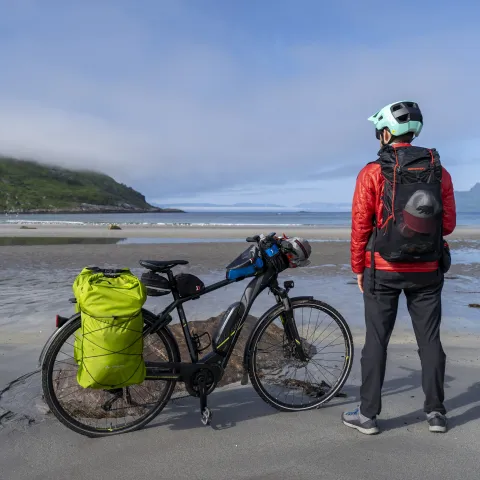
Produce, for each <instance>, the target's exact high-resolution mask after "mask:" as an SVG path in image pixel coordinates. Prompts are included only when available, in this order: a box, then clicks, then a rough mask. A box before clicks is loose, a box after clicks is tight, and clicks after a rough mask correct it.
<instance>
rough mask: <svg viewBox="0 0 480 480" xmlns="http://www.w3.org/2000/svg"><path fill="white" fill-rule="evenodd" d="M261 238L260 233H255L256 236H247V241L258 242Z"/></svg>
mask: <svg viewBox="0 0 480 480" xmlns="http://www.w3.org/2000/svg"><path fill="white" fill-rule="evenodd" d="M259 240H260V236H259V235H255V236H254V237H247V238H246V241H247V242H250V243H258V241H259Z"/></svg>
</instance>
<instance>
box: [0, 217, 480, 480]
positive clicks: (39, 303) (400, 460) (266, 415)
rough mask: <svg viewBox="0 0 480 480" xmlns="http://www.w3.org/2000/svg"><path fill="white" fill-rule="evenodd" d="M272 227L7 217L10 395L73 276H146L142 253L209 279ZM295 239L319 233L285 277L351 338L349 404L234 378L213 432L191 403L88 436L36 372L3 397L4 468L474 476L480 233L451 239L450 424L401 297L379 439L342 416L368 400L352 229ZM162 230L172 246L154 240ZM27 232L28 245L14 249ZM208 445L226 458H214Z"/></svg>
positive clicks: (0, 367) (78, 475) (1, 332)
mask: <svg viewBox="0 0 480 480" xmlns="http://www.w3.org/2000/svg"><path fill="white" fill-rule="evenodd" d="M267 230H269V229H268V228H265V227H262V228H259V227H254V228H252V229H249V228H245V227H242V228H240V227H221V228H220V227H218V228H211V227H158V226H154V227H149V226H128V227H125V228H124V229H122V230H108V229H107V228H106V227H105V226H103V227H102V226H87V227H85V226H65V225H61V226H60V225H41V226H37V228H36V229H28V230H27V229H20V228H19V226H18V225H0V237H2V239H3V240H4V243H2V244H1V246H0V258H1V259H2V261H1V263H2V270H1V277H0V284H1V286H2V289H0V391H1V389H2V387H3V386H5V385H6V384H7V383H8V382H11V381H13V380H15V378H17V377H19V376H20V375H23V374H25V373H27V372H32V371H34V370H35V368H36V361H37V358H38V354H39V353H40V350H41V348H42V346H43V344H44V342H45V340H46V339H47V338H48V336H49V335H50V333H51V332H52V331H53V329H54V317H55V314H56V313H61V314H64V315H68V314H70V313H71V312H72V307H71V305H70V304H69V303H68V301H67V300H68V298H69V297H70V296H72V291H71V284H72V282H73V280H74V278H75V276H76V275H77V274H78V272H79V271H80V269H81V268H83V267H84V266H87V265H99V266H129V267H130V268H132V271H133V272H134V273H136V274H140V273H141V271H142V269H141V267H140V266H139V265H138V260H140V259H172V258H183V259H187V260H188V261H189V262H190V263H189V265H188V266H186V267H179V268H178V269H177V271H178V272H180V271H188V272H191V273H194V274H196V275H198V276H200V277H201V278H202V279H203V280H204V281H205V283H206V284H209V283H213V282H215V281H219V280H221V279H222V278H224V275H225V265H227V264H228V263H229V262H230V261H231V260H233V259H234V258H235V257H236V256H237V255H239V254H240V253H241V252H242V251H243V250H244V249H245V248H247V246H248V245H247V243H246V242H245V241H244V239H245V237H246V236H248V235H252V234H255V233H259V232H262V231H264V232H266V233H267ZM273 230H274V231H275V229H273ZM278 231H279V232H281V231H282V230H281V229H278ZM286 233H289V234H297V235H304V236H305V237H307V238H310V239H312V240H317V241H316V242H314V243H313V244H312V246H313V253H312V264H311V265H310V266H309V267H307V268H304V269H298V270H296V271H293V270H288V271H286V272H284V274H282V277H281V280H287V279H293V280H294V281H295V289H294V294H295V295H303V294H311V295H314V296H315V297H316V298H319V299H321V300H324V301H327V302H328V303H330V304H332V305H334V306H335V307H336V308H338V309H339V311H340V312H341V313H342V315H344V317H345V318H346V319H347V321H348V323H349V324H350V326H351V329H352V332H353V334H354V341H355V347H356V355H355V360H354V367H353V370H352V373H351V375H350V377H349V379H348V381H347V384H346V386H345V392H346V393H347V394H348V398H347V399H336V400H334V401H332V402H331V403H330V404H329V405H327V406H326V407H325V408H322V409H320V410H316V411H311V412H304V413H301V414H278V413H276V411H275V410H273V409H272V408H271V407H269V406H268V405H266V404H264V403H263V402H262V400H261V399H259V397H258V396H257V395H256V393H255V392H254V390H253V388H252V387H251V386H250V385H247V386H245V387H240V386H235V385H231V386H229V387H225V388H223V389H221V390H219V391H217V392H215V393H214V394H213V395H212V397H211V405H212V407H213V409H214V422H213V428H205V427H203V426H202V425H201V424H200V421H199V418H198V417H199V415H198V401H197V400H196V399H193V398H187V399H182V400H175V401H174V402H172V403H171V404H170V405H169V406H168V407H167V409H166V410H165V412H164V413H163V414H162V415H160V416H159V417H157V419H155V420H154V421H153V422H152V424H151V425H149V426H148V428H146V429H144V430H142V431H140V432H136V433H133V434H128V435H123V436H119V437H116V438H115V439H100V440H95V441H92V440H89V439H86V438H83V437H79V436H78V435H76V434H74V433H73V432H70V431H69V430H67V429H66V428H65V427H63V426H62V425H61V424H59V422H58V421H57V420H56V419H55V418H53V417H52V416H51V414H45V411H44V410H43V404H42V401H41V389H40V383H39V375H38V374H35V375H32V377H30V378H29V379H28V380H27V381H25V382H23V383H20V384H15V387H14V388H12V389H10V390H9V391H8V392H5V393H4V394H3V395H2V396H0V417H3V418H2V421H1V422H0V443H1V444H2V449H1V451H0V463H1V464H2V466H4V469H2V472H1V473H0V478H1V479H2V480H3V478H5V480H17V479H18V480H23V479H26V478H38V479H44V478H52V479H56V478H59V479H60V478H66V477H68V478H72V479H75V480H77V479H82V480H83V479H89V478H92V477H95V478H107V476H108V477H110V476H111V474H112V473H115V476H116V477H117V478H119V479H123V478H125V479H126V478H156V477H157V476H160V477H161V478H175V479H177V478H178V479H183V478H185V479H186V478H198V479H202V480H203V479H206V478H208V479H214V480H215V479H219V480H223V479H224V478H226V473H225V472H228V478H231V479H237V478H238V479H251V480H254V479H255V480H257V479H283V478H289V479H307V478H308V479H310V478H318V475H319V474H321V476H322V478H326V479H355V480H358V479H359V478H360V479H361V478H373V479H377V478H378V479H381V478H385V465H390V466H392V467H393V468H394V470H393V473H389V475H388V477H389V478H392V479H404V478H415V479H416V478H422V479H430V478H431V479H434V478H435V479H443V478H445V479H450V478H463V479H476V478H478V467H480V461H478V460H477V455H476V452H477V451H478V449H479V448H480V443H479V437H478V435H477V430H478V428H479V427H480V420H479V419H480V403H479V402H480V387H479V378H480V356H479V350H478V345H479V344H480V321H479V320H480V318H479V315H480V313H479V312H480V311H479V310H478V309H474V308H470V307H469V304H470V303H474V302H476V303H480V284H479V283H478V280H477V278H478V274H479V273H480V263H478V262H479V260H478V257H479V253H480V250H479V248H478V242H477V241H476V240H477V239H478V238H480V231H479V230H478V229H467V228H463V229H462V228H459V229H458V230H457V231H456V233H455V235H454V236H452V248H453V259H454V265H453V266H452V269H451V271H450V272H449V274H448V275H447V280H446V283H445V293H444V312H443V333H442V340H443V343H444V348H445V350H446V353H447V357H448V360H447V362H448V363H447V377H448V378H447V389H446V395H447V408H448V409H449V415H450V417H451V431H450V432H449V433H447V434H446V435H443V436H434V435H432V434H430V433H429V432H428V428H427V427H426V424H425V422H424V417H423V414H422V404H423V394H422V391H421V386H420V385H421V381H420V380H421V375H420V363H419V360H418V355H417V353H416V344H415V339H414V336H413V333H412V328H411V323H410V320H409V317H408V313H407V311H406V307H405V303H404V301H403V300H402V301H401V304H400V309H399V315H398V321H397V325H396V329H395V331H394V334H393V336H392V339H391V346H390V350H389V352H390V353H389V361H388V362H389V363H388V370H387V380H386V383H385V395H386V397H385V408H384V412H383V414H382V417H381V424H380V425H381V428H382V429H383V430H384V431H383V433H382V434H381V435H380V436H379V437H376V438H365V437H362V436H360V434H357V433H356V432H352V431H351V430H349V429H347V428H346V427H344V426H343V425H342V424H341V422H340V421H339V419H340V414H341V412H342V410H343V409H345V408H350V407H353V406H355V405H357V404H358V386H359V380H360V351H361V348H362V346H363V335H364V327H363V305H362V297H361V294H360V292H359V291H358V288H357V286H356V284H355V279H354V276H353V274H352V273H351V270H350V265H349V261H350V256H349V242H348V239H349V233H350V232H349V229H348V228H326V227H325V228H323V227H322V228H318V227H316V228H301V229H296V228H295V229H294V230H293V229H292V231H291V232H290V231H287V232H286ZM159 238H160V239H162V238H163V239H165V241H163V242H161V243H156V242H157V241H158V239H159ZM79 239H83V240H79ZM99 239H100V240H99ZM102 239H103V240H105V239H106V240H108V242H104V243H102ZM122 239H130V240H131V243H122V242H121V240H122ZM169 239H170V240H169ZM175 239H182V242H181V243H175ZM17 240H18V241H19V242H20V244H15V242H16V241H17ZM10 241H11V243H8V242H10ZM0 243H1V242H0ZM455 258H457V259H458V261H457V262H455ZM245 286H246V282H241V283H238V284H234V285H232V286H229V287H227V288H225V289H222V290H220V291H218V292H217V293H215V294H212V295H209V296H206V297H204V298H202V299H200V300H198V301H195V302H191V303H192V304H191V305H188V306H187V309H186V311H187V315H188V318H189V319H190V320H202V319H206V318H209V317H210V316H211V315H218V314H220V313H221V312H222V311H224V310H225V308H226V307H227V306H228V305H229V304H230V303H232V302H233V301H236V300H238V299H239V297H240V295H241V293H242V292H243V289H244V288H245ZM169 301H170V299H169V298H168V297H161V298H160V299H158V298H149V300H148V301H147V305H146V306H147V308H149V309H151V310H152V311H155V312H158V311H160V310H161V309H162V308H163V306H165V305H166V304H167V303H168V302H169ZM271 304H272V298H271V296H268V295H267V294H265V295H263V294H262V296H261V297H259V299H258V300H257V303H256V304H255V305H254V309H253V310H252V314H253V315H259V314H261V313H262V312H263V311H265V310H266V309H267V308H268V307H269V306H270V305H271ZM174 321H176V319H175V318H174ZM253 439H254V440H253ZM99 446H100V448H99ZM212 451H215V452H216V455H214V456H213V457H212ZM58 452H61V454H59V453H58ZM347 457H348V458H349V461H348V462H346V461H345V458H347ZM105 458H108V459H109V460H108V462H105ZM212 459H213V460H212ZM112 465H115V467H114V469H113V470H112ZM407 465H408V468H407V467H406V466H407ZM319 466H321V471H320V473H319V468H320V467H319ZM79 467H81V468H79ZM406 469H407V470H406ZM3 472H8V474H7V476H5V474H4V473H3ZM2 475H3V476H2Z"/></svg>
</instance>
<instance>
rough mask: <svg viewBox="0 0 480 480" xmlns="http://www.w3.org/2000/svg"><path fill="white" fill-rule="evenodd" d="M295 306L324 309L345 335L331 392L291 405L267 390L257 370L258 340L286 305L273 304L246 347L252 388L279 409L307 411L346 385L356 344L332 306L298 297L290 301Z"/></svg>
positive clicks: (324, 401)
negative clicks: (341, 360)
mask: <svg viewBox="0 0 480 480" xmlns="http://www.w3.org/2000/svg"><path fill="white" fill-rule="evenodd" d="M291 304H292V308H293V309H295V308H298V307H300V306H307V307H308V306H310V307H312V308H314V309H318V310H321V311H322V312H324V313H325V314H327V316H329V317H330V318H331V319H332V320H333V321H335V322H336V324H337V325H338V326H339V328H340V330H341V332H342V334H343V340H344V343H345V360H344V364H343V369H342V373H341V375H340V377H339V379H338V381H337V382H336V384H335V385H333V386H332V389H331V390H330V391H329V393H328V395H326V396H325V397H323V398H322V399H321V400H319V401H318V402H313V403H311V404H309V405H308V406H292V405H290V406H289V405H287V404H285V403H284V402H280V401H278V400H277V399H275V398H274V397H273V396H272V395H270V394H269V393H268V392H267V391H266V389H265V388H264V386H263V384H262V382H261V380H260V378H259V375H258V373H257V365H256V358H257V356H256V352H257V346H258V343H259V340H260V339H261V337H262V335H263V333H264V332H265V331H266V329H267V328H268V326H269V325H270V324H271V323H272V322H273V321H274V320H276V319H277V318H278V317H279V315H280V314H281V313H282V312H283V311H284V310H285V309H284V307H283V305H280V304H279V305H278V306H277V307H276V308H275V307H274V308H273V309H272V310H271V311H269V312H267V313H266V314H265V317H264V318H263V319H261V320H260V322H259V323H258V325H257V326H256V330H255V332H254V334H253V335H252V338H251V341H250V344H249V345H248V346H247V349H248V352H249V353H248V374H249V377H250V381H251V382H252V385H253V388H254V389H255V390H256V392H257V393H258V395H259V396H260V397H261V398H262V400H264V401H265V402H266V403H268V404H269V405H271V406H272V407H274V408H276V409H277V410H280V411H285V412H298V411H305V410H313V409H315V408H319V407H320V406H322V405H324V404H325V403H327V402H329V401H330V400H331V399H332V398H333V397H334V396H335V395H336V394H337V393H338V392H339V391H340V390H341V388H342V387H343V385H344V384H345V382H346V380H347V378H348V376H349V374H350V371H351V369H352V364H353V357H354V345H353V337H352V333H351V331H350V327H349V326H348V324H347V322H346V320H345V319H344V318H343V316H342V315H341V314H340V313H339V312H338V311H337V310H336V309H334V308H333V307H332V306H330V305H328V304H327V303H324V302H322V301H320V300H315V299H295V298H293V299H292V300H291Z"/></svg>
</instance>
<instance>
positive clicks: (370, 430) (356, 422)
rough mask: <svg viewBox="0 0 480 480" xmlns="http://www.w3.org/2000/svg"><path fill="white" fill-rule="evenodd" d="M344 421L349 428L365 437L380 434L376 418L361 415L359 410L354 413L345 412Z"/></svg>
mask: <svg viewBox="0 0 480 480" xmlns="http://www.w3.org/2000/svg"><path fill="white" fill-rule="evenodd" d="M342 421H343V424H344V425H346V426H347V427H350V428H355V429H356V430H358V431H359V432H361V433H364V434H365V435H375V434H377V433H379V432H380V429H379V428H378V425H377V420H376V419H375V418H368V417H365V416H364V415H362V414H361V413H360V409H359V408H357V409H356V410H353V411H352V412H343V414H342Z"/></svg>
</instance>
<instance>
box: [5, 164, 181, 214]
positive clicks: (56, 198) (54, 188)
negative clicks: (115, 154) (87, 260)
mask: <svg viewBox="0 0 480 480" xmlns="http://www.w3.org/2000/svg"><path fill="white" fill-rule="evenodd" d="M0 211H2V212H29V213H39V212H125V213H126V212H141V211H152V212H162V211H165V212H166V211H174V210H173V209H160V208H156V207H153V206H152V205H150V204H148V203H147V202H146V200H145V197H144V196H143V195H142V194H141V193H139V192H137V191H135V190H134V189H133V188H131V187H127V186H126V185H124V184H121V183H117V182H116V181H115V180H114V179H113V178H111V177H109V176H107V175H103V174H101V173H96V172H91V171H72V170H67V169H64V168H61V167H55V166H50V165H43V164H39V163H36V162H31V161H24V160H17V159H13V158H6V157H0ZM175 211H178V210H175Z"/></svg>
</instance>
